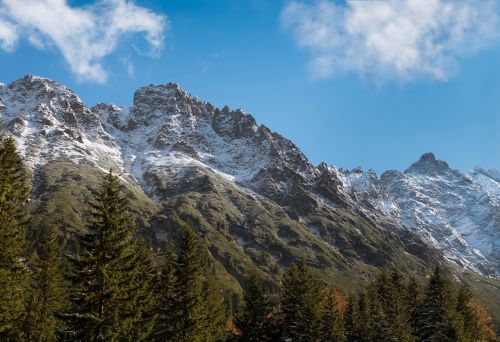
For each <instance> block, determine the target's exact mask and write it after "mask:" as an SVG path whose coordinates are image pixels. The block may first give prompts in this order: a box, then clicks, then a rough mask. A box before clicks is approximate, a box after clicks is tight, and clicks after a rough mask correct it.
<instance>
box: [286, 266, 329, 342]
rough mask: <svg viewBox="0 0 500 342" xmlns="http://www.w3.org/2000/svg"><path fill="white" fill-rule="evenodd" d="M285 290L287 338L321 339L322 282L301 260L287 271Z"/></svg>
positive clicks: (296, 339)
mask: <svg viewBox="0 0 500 342" xmlns="http://www.w3.org/2000/svg"><path fill="white" fill-rule="evenodd" d="M282 291H283V292H282V295H283V299H282V304H281V305H282V311H283V334H284V338H291V339H292V340H293V341H320V340H321V316H322V312H321V309H322V308H321V299H322V293H321V292H322V284H321V282H320V280H319V279H318V277H317V276H316V275H315V274H314V273H313V272H312V271H311V269H310V268H309V267H307V266H306V264H305V263H304V262H303V261H300V262H298V263H296V264H293V265H292V266H290V267H289V268H288V269H287V270H286V271H285V273H284V274H283V280H282Z"/></svg>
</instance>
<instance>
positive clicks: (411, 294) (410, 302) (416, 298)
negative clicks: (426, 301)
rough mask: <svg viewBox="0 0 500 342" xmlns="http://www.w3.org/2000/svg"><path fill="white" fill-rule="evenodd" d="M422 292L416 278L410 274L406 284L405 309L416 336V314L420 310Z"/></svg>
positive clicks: (413, 333) (417, 314)
mask: <svg viewBox="0 0 500 342" xmlns="http://www.w3.org/2000/svg"><path fill="white" fill-rule="evenodd" d="M422 300H423V293H422V290H421V288H420V285H419V283H418V282H417V279H416V278H415V277H414V276H411V277H410V279H409V280H408V282H407V284H406V291H405V301H406V310H407V315H408V319H409V323H410V326H411V332H412V335H413V336H417V323H418V316H419V312H420V310H421V306H422Z"/></svg>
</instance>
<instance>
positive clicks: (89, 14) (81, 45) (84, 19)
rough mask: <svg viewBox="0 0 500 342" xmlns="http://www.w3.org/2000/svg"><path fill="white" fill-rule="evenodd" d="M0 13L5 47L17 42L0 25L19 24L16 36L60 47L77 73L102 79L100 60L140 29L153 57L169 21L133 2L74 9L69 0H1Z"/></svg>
mask: <svg viewBox="0 0 500 342" xmlns="http://www.w3.org/2000/svg"><path fill="white" fill-rule="evenodd" d="M0 13H1V14H0V43H1V45H0V47H1V48H2V49H4V50H12V49H13V47H14V44H15V41H16V39H14V38H13V37H11V36H9V35H8V32H9V31H8V30H6V31H5V32H7V34H4V30H3V29H2V22H3V23H6V22H7V20H8V21H9V22H12V23H14V24H15V27H16V30H15V31H14V32H15V35H14V37H15V38H17V37H18V36H22V37H26V38H27V39H28V41H29V42H30V43H31V44H32V45H34V46H35V47H38V48H41V47H45V48H51V47H56V48H57V49H58V50H59V51H60V52H61V54H62V55H63V57H64V58H65V60H66V61H67V62H68V64H69V66H70V68H71V70H72V71H73V72H74V73H75V74H76V75H78V76H79V77H80V78H82V79H86V80H91V81H96V82H100V83H103V82H105V81H106V78H107V72H106V71H105V70H104V67H103V66H102V59H103V58H104V57H106V56H108V55H109V54H111V53H112V52H113V51H115V50H116V49H117V47H118V44H119V42H120V41H121V40H122V39H123V38H124V37H126V36H128V35H130V34H134V33H142V34H143V36H144V39H145V40H146V42H147V43H148V45H149V47H150V51H149V52H150V53H151V54H153V55H154V54H157V53H158V52H159V51H160V50H161V49H162V45H163V37H164V33H165V30H166V29H167V24H168V23H167V18H166V17H165V16H163V15H159V14H156V13H154V12H153V11H151V10H149V9H146V8H143V7H140V6H137V5H136V4H134V3H133V2H132V1H129V0H97V1H96V2H94V3H93V4H91V5H88V6H85V7H71V6H70V5H69V4H68V3H67V1H66V0H23V1H19V0H0ZM2 17H3V18H4V20H3V21H2ZM14 24H12V25H11V28H13V27H14V26H13V25H14ZM11 33H12V32H11Z"/></svg>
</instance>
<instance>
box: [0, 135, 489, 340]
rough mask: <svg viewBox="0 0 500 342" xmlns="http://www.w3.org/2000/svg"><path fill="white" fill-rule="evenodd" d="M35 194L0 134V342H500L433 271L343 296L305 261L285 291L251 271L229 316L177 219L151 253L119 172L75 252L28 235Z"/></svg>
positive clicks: (51, 234) (48, 233)
mask: <svg viewBox="0 0 500 342" xmlns="http://www.w3.org/2000/svg"><path fill="white" fill-rule="evenodd" d="M29 194H30V186H29V178H28V176H27V173H26V170H25V167H24V164H23V160H22V158H21V157H20V155H19V154H18V152H17V151H16V147H15V143H14V140H13V139H12V138H0V340H1V341H180V342H196V341H200V342H202V341H203V342H204V341H225V340H227V341H294V342H295V341H338V342H342V341H349V342H350V341H436V342H438V341H439V342H441V341H464V342H465V341H495V339H496V336H495V333H494V330H493V326H492V324H491V318H490V317H489V315H488V313H487V312H486V310H485V309H484V308H483V307H482V306H481V305H480V304H479V303H478V302H477V300H476V299H474V298H473V297H472V295H471V293H470V291H469V290H468V289H467V288H466V287H463V286H458V285H456V284H455V283H453V282H452V281H451V280H450V279H449V278H447V277H446V276H445V275H444V273H443V271H442V270H441V269H440V268H436V269H435V271H434V273H433V274H432V276H431V277H430V278H429V279H428V281H427V283H426V284H425V286H422V285H420V284H419V283H418V282H417V281H416V280H415V279H414V278H410V279H405V278H404V277H403V276H402V275H401V274H400V273H399V272H397V271H393V272H388V271H383V272H382V273H380V275H379V276H378V277H377V279H375V280H374V281H373V282H371V283H370V285H368V286H367V287H366V288H365V289H364V290H362V291H360V292H359V293H356V294H353V295H350V296H347V295H345V294H344V293H342V291H340V290H339V289H337V288H335V287H333V286H332V285H327V284H325V283H324V282H323V281H322V280H321V278H320V277H319V276H318V274H317V273H316V272H315V270H314V269H312V268H310V267H309V266H307V264H306V263H305V262H303V261H300V262H297V263H295V264H292V265H291V266H289V267H288V268H287V269H286V270H285V272H284V274H283V275H282V278H281V284H280V285H281V286H280V289H281V293H279V294H277V295H276V294H270V293H267V292H266V290H265V287H264V285H263V284H264V279H261V278H259V277H258V276H257V275H251V276H250V277H249V280H248V282H247V283H246V285H245V286H244V291H243V304H242V306H241V308H239V309H236V310H234V311H235V312H228V311H229V310H228V306H227V303H225V300H224V293H223V291H222V289H221V288H220V286H218V285H217V283H216V279H215V277H214V274H213V273H214V272H213V270H211V269H210V266H209V265H208V264H207V262H206V260H207V259H208V258H209V254H208V251H207V249H206V247H205V246H204V245H203V244H202V243H201V242H200V239H199V237H198V235H197V234H196V232H195V231H194V230H193V228H192V227H191V226H190V225H189V224H187V223H185V222H183V221H182V220H178V225H179V227H180V228H181V230H182V232H183V233H182V236H181V237H180V238H179V239H176V240H175V241H174V240H171V241H170V242H169V244H168V246H167V247H166V251H165V253H162V254H158V253H153V251H152V249H151V248H149V246H148V245H147V243H146V242H145V241H144V240H142V239H141V238H140V237H138V236H137V235H136V234H135V232H136V229H135V226H134V224H133V220H132V217H131V215H130V214H129V210H128V203H127V199H126V198H125V197H124V195H123V192H122V191H121V185H120V181H119V178H118V177H117V176H115V175H114V174H113V173H112V172H111V171H110V172H109V173H108V174H107V175H106V176H105V177H104V178H103V181H102V184H101V187H100V189H99V192H98V195H97V196H96V199H95V201H94V202H93V203H92V204H91V210H90V211H91V215H90V216H91V217H90V218H89V219H88V220H87V221H88V224H87V229H86V230H85V232H82V233H78V235H77V238H76V241H75V245H76V246H77V248H75V251H73V252H70V251H64V252H63V251H62V249H61V246H60V244H59V241H58V236H57V234H56V233H55V231H54V229H53V228H52V227H43V228H40V230H42V231H41V232H40V234H39V238H38V241H36V243H35V241H28V240H27V238H26V235H27V229H28V227H29V222H30V218H29V213H28V209H27V204H28V200H29Z"/></svg>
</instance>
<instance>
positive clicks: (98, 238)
mask: <svg viewBox="0 0 500 342" xmlns="http://www.w3.org/2000/svg"><path fill="white" fill-rule="evenodd" d="M126 208H127V203H126V200H125V199H124V198H122V196H121V192H120V184H119V181H118V178H117V177H116V176H114V175H113V174H112V173H111V172H110V173H109V174H108V175H107V176H106V177H105V180H104V183H103V185H102V187H101V190H100V193H99V196H98V198H97V205H95V206H94V210H95V213H94V219H93V222H92V223H91V224H90V225H89V229H88V232H87V233H86V234H85V235H83V236H82V237H81V239H80V241H79V243H80V248H81V252H80V255H78V256H76V257H74V258H72V259H71V261H72V263H73V271H72V274H71V276H70V278H71V280H72V281H73V283H74V291H73V293H72V296H71V302H72V307H71V310H70V311H69V312H68V313H66V314H65V315H64V318H65V320H66V322H67V329H66V331H65V338H66V339H68V340H82V339H83V340H86V341H100V340H103V341H116V340H119V339H120V340H123V339H124V336H127V338H126V339H128V340H133V339H134V338H136V337H137V336H142V335H143V334H144V333H147V331H148V329H149V327H148V326H145V325H144V324H143V318H144V311H145V307H147V305H148V303H149V300H148V299H145V297H148V296H149V295H148V291H149V290H148V287H147V284H145V283H144V280H145V279H148V277H147V276H145V273H144V270H143V265H141V264H140V263H141V262H144V259H145V258H146V257H145V255H144V254H143V253H144V250H141V249H140V250H139V251H140V252H139V251H138V250H137V248H136V246H134V242H133V240H132V234H133V232H134V227H133V225H132V223H131V220H130V218H129V216H128V215H127V214H126ZM146 273H147V271H146ZM138 329H139V330H140V329H144V331H138Z"/></svg>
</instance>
